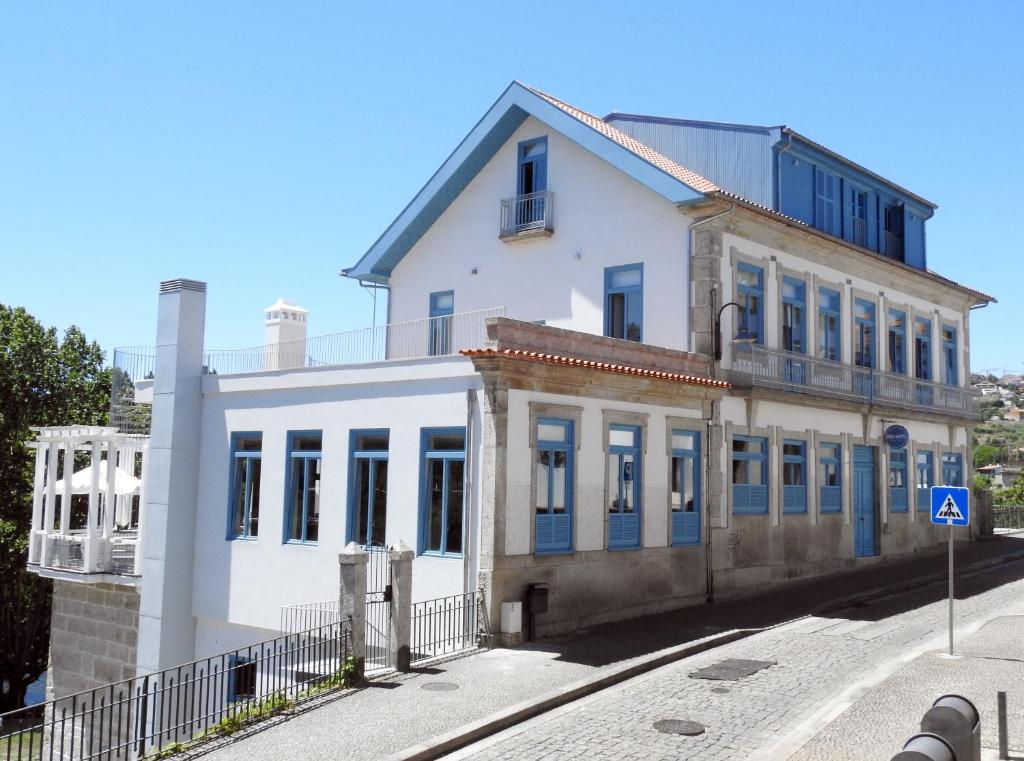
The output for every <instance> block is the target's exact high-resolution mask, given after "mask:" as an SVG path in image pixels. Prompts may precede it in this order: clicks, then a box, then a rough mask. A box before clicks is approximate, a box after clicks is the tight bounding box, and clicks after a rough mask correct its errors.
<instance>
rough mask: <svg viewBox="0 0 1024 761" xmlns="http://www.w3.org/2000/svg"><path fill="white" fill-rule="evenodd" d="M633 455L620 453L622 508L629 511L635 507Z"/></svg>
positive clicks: (623, 510)
mask: <svg viewBox="0 0 1024 761" xmlns="http://www.w3.org/2000/svg"><path fill="white" fill-rule="evenodd" d="M635 465H636V463H635V462H634V458H633V455H631V454H624V455H622V510H621V512H624V513H631V512H633V511H634V510H635V509H636V478H635V475H636V473H634V467H635Z"/></svg>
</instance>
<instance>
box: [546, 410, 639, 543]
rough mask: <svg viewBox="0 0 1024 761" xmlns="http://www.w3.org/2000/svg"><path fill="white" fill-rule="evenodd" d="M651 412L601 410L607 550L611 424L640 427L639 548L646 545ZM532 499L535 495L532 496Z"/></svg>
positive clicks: (605, 541)
mask: <svg viewBox="0 0 1024 761" xmlns="http://www.w3.org/2000/svg"><path fill="white" fill-rule="evenodd" d="M650 418H651V416H650V413H647V412H626V411H624V410H615V409H608V408H604V409H602V410H601V451H602V453H603V458H604V485H603V487H602V489H601V491H602V493H603V494H604V501H603V502H602V504H601V514H602V516H603V518H602V520H603V521H604V539H603V541H604V550H605V552H614V551H616V550H611V549H609V547H608V503H609V501H610V495H609V494H608V446H609V445H608V433H609V426H611V425H633V426H637V427H638V428H639V429H640V500H641V501H640V511H639V513H640V517H639V518H640V519H639V523H640V525H639V536H640V546H639V547H638V548H637V549H643V547H644V516H645V515H646V513H647V507H648V505H647V500H646V499H645V496H644V491H645V489H646V488H647V486H646V484H647V479H646V478H645V477H644V475H645V473H644V471H645V470H646V466H647V428H648V426H647V423H648V421H649V420H650ZM530 499H531V501H532V499H533V497H532V496H531V497H530Z"/></svg>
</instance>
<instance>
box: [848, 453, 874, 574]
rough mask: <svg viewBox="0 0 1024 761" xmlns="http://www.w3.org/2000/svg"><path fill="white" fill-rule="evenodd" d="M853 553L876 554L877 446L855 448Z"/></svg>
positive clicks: (860, 554)
mask: <svg viewBox="0 0 1024 761" xmlns="http://www.w3.org/2000/svg"><path fill="white" fill-rule="evenodd" d="M853 554H854V555H856V556H857V557H866V556H869V555H874V554H875V448H874V447H857V446H855V447H854V448H853Z"/></svg>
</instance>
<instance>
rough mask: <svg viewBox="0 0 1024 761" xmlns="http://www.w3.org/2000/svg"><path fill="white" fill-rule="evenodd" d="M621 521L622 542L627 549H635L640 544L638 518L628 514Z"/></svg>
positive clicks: (634, 514) (633, 514) (635, 515)
mask: <svg viewBox="0 0 1024 761" xmlns="http://www.w3.org/2000/svg"><path fill="white" fill-rule="evenodd" d="M622 519H623V520H622V542H623V544H624V545H625V546H627V547H636V546H637V545H639V544H640V516H639V515H637V514H636V513H630V514H627V515H623V516H622Z"/></svg>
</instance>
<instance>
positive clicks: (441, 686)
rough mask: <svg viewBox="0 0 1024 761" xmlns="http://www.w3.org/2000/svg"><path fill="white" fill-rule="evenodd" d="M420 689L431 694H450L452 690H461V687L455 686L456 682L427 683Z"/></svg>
mask: <svg viewBox="0 0 1024 761" xmlns="http://www.w3.org/2000/svg"><path fill="white" fill-rule="evenodd" d="M420 689H421V690H427V691H429V692H450V691H451V690H457V689H459V685H457V684H455V682H427V683H426V684H422V685H420Z"/></svg>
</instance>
